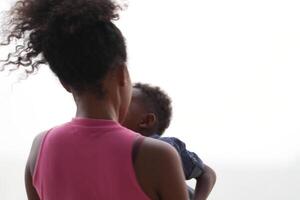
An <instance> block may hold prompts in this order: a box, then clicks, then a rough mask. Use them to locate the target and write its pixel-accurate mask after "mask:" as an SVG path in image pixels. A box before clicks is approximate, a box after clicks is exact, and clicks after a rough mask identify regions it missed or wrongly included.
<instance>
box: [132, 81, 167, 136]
mask: <svg viewBox="0 0 300 200" xmlns="http://www.w3.org/2000/svg"><path fill="white" fill-rule="evenodd" d="M133 88H136V89H138V90H139V91H141V93H142V101H143V102H144V103H145V104H146V107H147V108H148V112H153V113H154V114H155V115H156V117H157V122H158V123H157V130H155V131H156V132H157V133H158V134H161V135H162V134H163V133H164V131H165V130H166V129H167V128H168V127H169V125H170V121H171V118H172V105H171V102H172V101H171V99H170V97H169V96H168V95H167V94H166V93H165V92H164V91H163V90H162V89H161V88H160V87H157V86H151V85H149V84H145V83H135V84H134V85H133Z"/></svg>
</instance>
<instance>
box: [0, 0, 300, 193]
mask: <svg viewBox="0 0 300 200" xmlns="http://www.w3.org/2000/svg"><path fill="white" fill-rule="evenodd" d="M9 2H11V1H10V0H1V1H0V8H1V10H4V9H6V8H8V7H9V6H8V5H9ZM299 10H300V2H299V1H297V0H252V1H240V0H228V1H224V0H209V1H207V0H203V1H199V0H185V1H177V0H151V1H149V0H131V1H129V7H128V9H127V10H126V11H125V12H123V13H122V15H121V20H120V21H119V22H118V23H117V24H118V26H119V27H120V28H121V30H122V31H123V33H124V35H125V37H126V38H127V43H128V52H129V57H130V58H129V62H128V65H129V69H130V73H131V77H132V79H133V81H141V82H146V83H151V84H154V85H158V86H161V87H162V88H163V89H164V90H165V91H167V92H168V94H169V95H170V96H171V98H172V99H173V107H174V115H173V121H172V123H171V127H170V128H169V130H168V131H167V132H166V135H169V136H171V135H172V136H176V137H179V138H181V139H182V140H183V141H185V142H186V144H187V146H188V147H189V148H190V149H191V150H193V151H195V152H197V153H198V154H199V155H200V156H201V158H202V159H203V160H204V161H206V162H207V163H210V165H211V166H213V167H214V168H218V166H220V165H222V166H240V165H241V166H244V165H248V166H251V167H254V168H261V167H270V166H271V167H272V166H281V167H283V168H284V167H290V166H292V165H295V163H297V160H299V159H300V156H299V155H300V142H299V141H300V140H299V139H300V137H299V133H300V123H299V122H300V67H299V66H300V57H299V55H300V12H299ZM6 53H7V52H3V51H0V55H1V58H3V57H5V55H6ZM14 77H15V75H11V76H8V77H7V76H5V75H4V74H3V73H1V74H0V122H1V131H0V156H2V157H4V158H6V159H8V160H14V159H21V160H22V161H25V159H26V156H27V154H28V151H29V147H30V144H31V140H32V138H33V137H34V136H35V135H36V134H37V133H39V132H40V131H42V130H45V129H48V128H50V127H52V126H53V125H56V124H59V123H63V122H65V121H66V120H69V119H70V118H71V117H72V116H73V115H74V113H75V107H74V105H73V102H72V98H71V96H70V95H69V94H67V93H66V92H65V91H64V90H63V89H62V87H60V86H59V83H58V81H57V80H56V78H55V77H54V75H52V73H51V72H50V71H49V70H48V68H47V67H46V66H43V67H42V68H41V69H40V71H39V72H38V73H37V74H36V75H34V76H31V77H29V78H28V79H27V80H24V81H21V82H20V83H15V84H12V83H13V82H14V81H13V80H14ZM4 160H5V159H4ZM0 162H1V161H0ZM298 164H299V161H298ZM229 199H230V198H229ZM256 199H257V198H256Z"/></svg>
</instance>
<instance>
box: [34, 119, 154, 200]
mask: <svg viewBox="0 0 300 200" xmlns="http://www.w3.org/2000/svg"><path fill="white" fill-rule="evenodd" d="M137 136H138V134H137V133H134V132H132V131H130V130H128V129H126V128H124V127H122V126H121V125H120V124H119V123H117V122H115V121H111V120H102V119H87V118H74V119H73V120H72V121H71V122H68V123H66V124H64V125H61V126H59V127H55V128H53V129H52V130H50V131H49V132H48V133H47V134H46V135H45V136H44V138H43V140H42V143H41V145H40V150H39V154H38V157H37V161H36V167H35V171H34V174H33V184H34V187H35V188H36V190H37V192H38V194H39V196H40V199H41V200H121V199H124V200H149V199H150V198H148V197H147V196H146V194H145V193H144V192H143V191H142V189H141V188H140V186H139V184H138V182H137V179H136V176H135V171H134V167H133V163H132V147H133V143H134V141H135V139H136V137H137Z"/></svg>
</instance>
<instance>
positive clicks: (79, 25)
mask: <svg viewBox="0 0 300 200" xmlns="http://www.w3.org/2000/svg"><path fill="white" fill-rule="evenodd" d="M119 9H120V7H119V6H118V5H116V4H115V3H113V2H112V1H110V0H19V1H17V2H16V4H15V6H14V7H13V8H12V10H11V14H10V17H11V19H10V22H9V26H10V31H9V35H8V37H7V38H6V42H5V43H2V45H8V44H10V43H11V42H12V41H13V40H14V39H17V40H18V39H22V40H24V45H17V46H16V49H15V52H14V53H10V54H9V55H8V57H7V59H6V60H5V61H4V62H5V63H4V66H7V65H13V66H14V67H15V69H18V68H19V67H24V68H25V69H27V70H26V73H27V74H30V73H32V72H34V71H35V70H36V69H38V66H39V65H40V64H49V66H50V68H51V70H52V71H53V72H54V73H55V74H56V75H57V76H58V78H59V79H60V81H61V82H63V83H65V84H66V85H68V86H70V87H72V88H74V89H76V90H78V91H84V90H90V89H93V88H94V89H95V88H98V89H97V90H99V86H101V83H100V82H101V80H102V79H103V77H104V76H105V75H106V73H107V72H108V71H109V70H110V69H111V68H112V67H113V66H121V65H123V64H125V62H126V59H127V54H126V45H125V41H124V38H123V36H122V33H121V31H120V30H119V29H118V28H117V27H116V26H115V25H114V24H113V23H112V20H114V19H117V18H118V14H117V11H118V10H119ZM100 88H101V87H100Z"/></svg>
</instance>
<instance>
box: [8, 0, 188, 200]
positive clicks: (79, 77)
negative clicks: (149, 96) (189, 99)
mask: <svg viewBox="0 0 300 200" xmlns="http://www.w3.org/2000/svg"><path fill="white" fill-rule="evenodd" d="M119 9H120V6H119V5H117V4H116V2H115V1H111V0H89V1H87V0H76V1H75V0H19V1H17V3H16V4H15V6H14V7H13V8H12V10H11V14H12V15H11V18H10V19H9V24H10V25H11V29H10V31H9V35H8V37H7V42H6V44H10V43H11V42H14V41H15V39H16V40H19V39H20V40H24V41H25V42H24V41H23V42H24V43H22V44H24V45H18V44H16V52H13V53H10V54H9V55H8V58H7V60H5V61H4V62H5V64H4V65H6V66H11V65H12V66H13V67H15V68H13V70H16V69H19V68H23V70H24V71H25V73H27V74H30V73H32V72H33V71H35V70H36V69H37V68H38V67H39V66H40V65H41V64H47V65H48V66H49V67H50V69H51V70H52V71H53V72H54V74H55V75H56V76H57V77H58V79H59V81H60V82H61V83H62V85H63V86H64V87H65V89H66V90H67V91H68V92H70V93H72V96H73V98H74V102H75V104H76V108H77V110H76V117H81V118H89V119H85V120H83V119H81V120H79V119H78V118H77V120H75V121H74V120H73V121H72V122H70V123H68V124H65V125H63V126H61V127H57V128H54V129H53V130H51V131H50V132H49V133H47V134H45V135H46V136H45V135H43V134H42V135H39V136H38V137H36V139H35V140H34V143H33V146H32V150H31V153H30V155H29V159H28V162H27V166H26V171H25V181H26V189H27V194H28V199H30V200H40V199H42V200H69V199H70V200H71V199H72V200H74V199H75V200H76V199H84V200H93V199H97V200H98V199H105V200H110V199H126V200H127V199H128V200H129V199H130V200H131V199H147V197H146V196H145V195H144V194H143V192H142V191H141V189H142V190H143V191H144V192H145V193H146V194H147V196H149V197H150V198H151V199H162V200H169V199H170V200H183V199H186V197H187V193H186V191H185V184H184V176H183V171H182V168H181V166H180V160H179V157H178V155H177V153H176V151H175V150H174V149H173V148H172V147H170V146H168V145H167V144H164V143H162V142H158V141H155V140H151V139H145V140H144V141H143V143H142V144H141V145H140V148H139V151H138V153H137V154H136V159H135V163H134V167H133V164H132V159H131V150H132V146H133V141H134V135H135V134H134V133H132V132H130V131H128V130H127V129H124V128H123V127H121V126H119V125H117V123H118V122H120V123H121V122H122V121H123V120H124V118H125V116H126V113H127V110H128V106H129V103H130V99H131V90H132V85H131V79H130V75H129V72H128V69H127V64H126V62H127V51H126V43H125V39H124V37H123V34H122V32H121V31H120V30H119V29H118V27H117V26H116V25H115V24H114V23H113V20H115V19H117V18H118V11H119ZM43 67H45V66H43ZM51 98H52V97H49V102H50V103H51ZM49 102H47V103H49ZM92 119H108V120H111V121H110V122H105V120H104V121H103V120H102V122H101V123H100V122H99V121H97V120H96V121H97V123H96V124H98V123H99V125H100V124H101V126H99V127H98V125H95V124H94V123H95V121H94V120H92ZM79 121H80V123H79ZM100 121H101V120H100ZM103 123H104V124H103ZM106 123H108V125H109V126H108V125H105V124H106ZM110 123H113V124H110ZM106 126H107V129H106V128H105V127H106ZM110 126H111V127H110ZM43 139H44V140H43ZM38 152H41V153H40V157H38ZM34 171H35V172H34ZM135 174H136V177H137V180H135ZM137 182H138V183H139V184H137ZM139 186H140V187H141V189H140V187H139Z"/></svg>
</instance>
